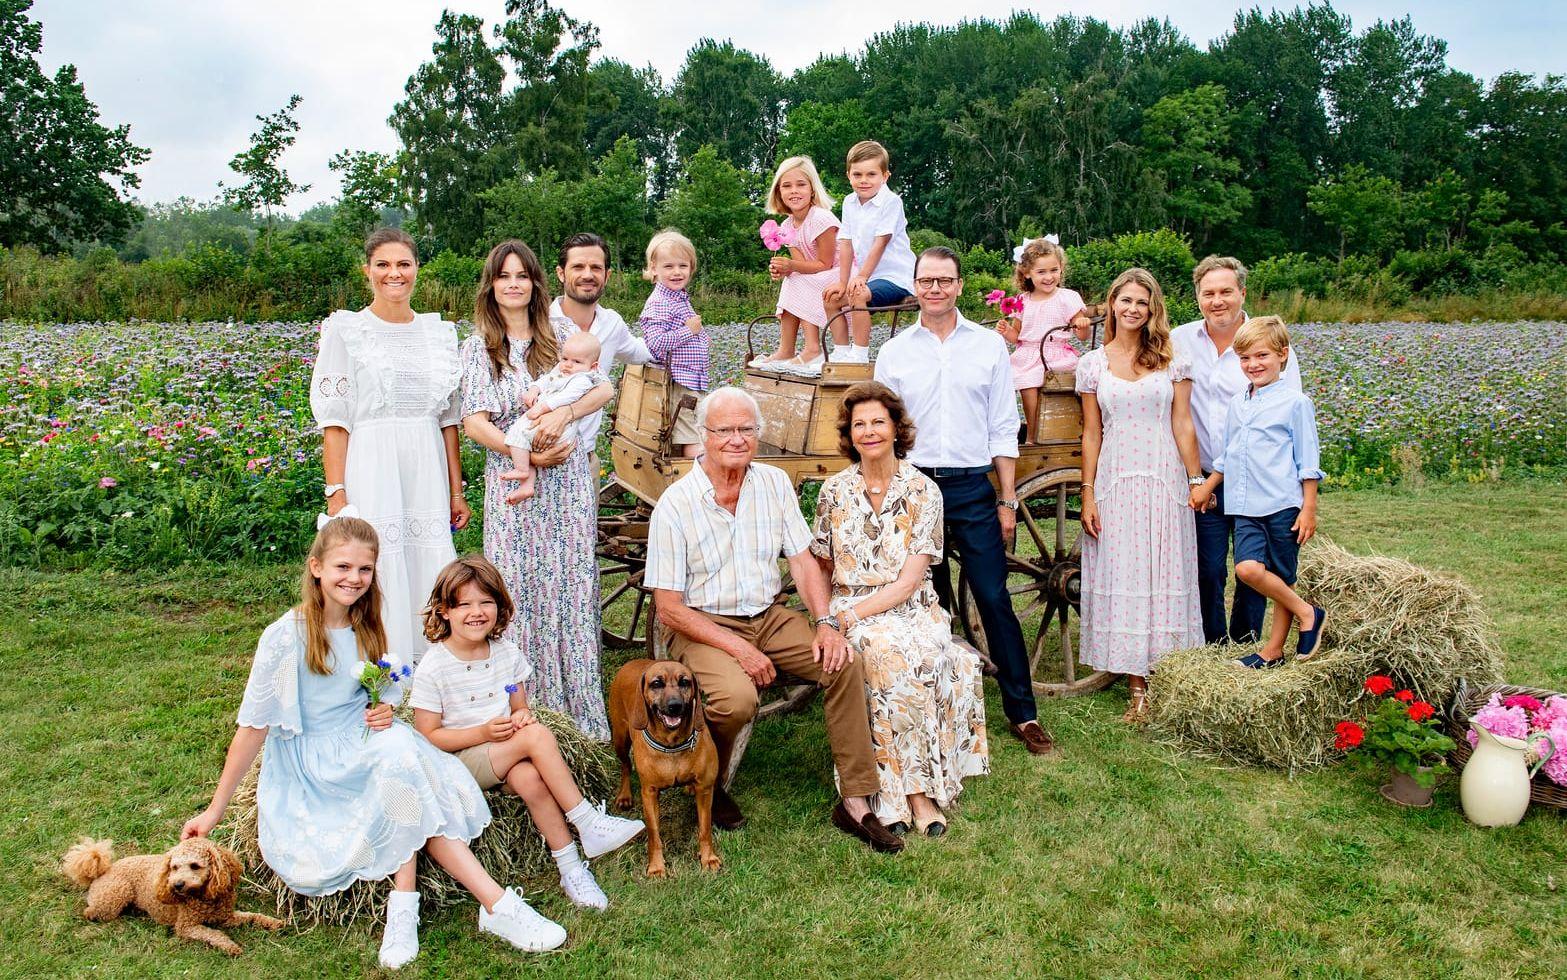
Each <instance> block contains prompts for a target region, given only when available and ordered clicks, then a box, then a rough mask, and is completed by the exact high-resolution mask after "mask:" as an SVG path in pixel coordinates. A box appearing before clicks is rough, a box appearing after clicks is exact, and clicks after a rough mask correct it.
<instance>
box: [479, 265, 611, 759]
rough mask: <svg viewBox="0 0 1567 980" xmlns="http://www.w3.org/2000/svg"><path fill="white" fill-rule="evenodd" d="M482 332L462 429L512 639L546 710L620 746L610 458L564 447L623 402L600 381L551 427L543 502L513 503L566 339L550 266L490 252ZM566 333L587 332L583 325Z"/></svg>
mask: <svg viewBox="0 0 1567 980" xmlns="http://www.w3.org/2000/svg"><path fill="white" fill-rule="evenodd" d="M473 322H474V332H473V335H472V336H471V337H469V338H468V339H467V340H466V341H464V342H463V345H462V356H461V360H462V424H463V431H465V432H466V433H467V434H468V438H470V439H472V440H473V441H474V442H477V443H478V444H479V445H481V446H483V447H484V448H485V449H486V450H488V452H487V453H486V454H485V457H486V458H485V466H484V557H486V558H488V559H489V560H490V562H491V564H493V565H494V566H495V567H496V568H498V569H500V572H501V575H502V577H503V578H505V580H506V589H507V591H508V592H510V593H511V597H512V600H513V601H514V602H515V603H516V604H517V616H516V618H515V619H513V620H512V622H511V625H510V626H508V627H507V628H506V638H507V639H508V640H510V641H511V642H513V643H515V644H517V646H518V647H519V648H520V649H522V650H524V651H526V652H527V654H528V657H529V659H530V660H532V662H533V666H534V674H533V679H532V681H531V682H530V683H529V687H528V696H529V700H530V702H531V703H533V704H534V705H535V706H542V707H545V708H549V709H550V710H552V711H559V712H562V713H564V714H566V715H569V716H571V719H572V720H573V721H574V722H576V724H577V727H578V728H580V729H581V730H582V731H583V733H584V734H586V735H588V736H590V737H592V738H597V739H602V740H605V741H608V739H609V718H608V715H606V714H605V711H604V681H603V678H602V676H601V675H600V672H599V604H598V594H599V577H598V559H597V558H596V557H595V555H594V546H595V544H596V543H597V540H598V531H597V501H598V494H597V490H598V458H597V456H596V455H595V454H594V450H595V448H596V447H594V446H593V445H592V444H586V445H567V444H563V443H561V442H560V441H559V440H560V438H561V433H562V432H563V431H564V430H565V428H566V426H567V425H569V424H570V423H571V422H572V421H574V420H575V419H578V418H581V417H582V416H584V415H586V414H588V413H590V412H595V411H597V410H598V409H600V408H602V407H603V406H604V404H605V403H606V402H608V401H609V399H610V396H611V395H613V394H614V389H613V388H612V387H611V386H610V384H609V383H608V382H605V383H603V384H599V385H597V386H595V387H594V388H593V389H592V390H590V391H589V392H588V393H587V394H585V395H583V396H582V397H581V398H580V399H578V400H577V401H576V402H575V403H573V404H571V405H567V406H565V407H564V408H558V409H556V410H555V411H553V412H551V413H550V414H548V415H546V416H544V418H542V419H540V420H539V424H538V428H537V429H536V430H535V433H534V437H533V446H534V449H535V450H536V451H535V452H534V453H533V455H532V462H533V465H534V466H535V467H538V468H539V469H538V470H537V474H538V475H537V476H536V477H535V484H534V487H535V492H534V495H533V496H532V497H530V498H528V499H527V500H526V501H524V502H523V503H521V504H516V505H513V504H508V503H506V494H507V492H508V490H509V488H510V486H511V484H510V483H509V482H508V481H510V480H512V479H514V478H515V477H517V476H519V475H520V474H516V473H513V472H512V461H511V456H510V455H509V453H510V448H509V447H508V446H507V445H506V427H507V426H509V425H510V424H511V423H512V421H513V420H514V419H516V418H517V417H518V416H519V415H521V414H522V413H523V412H524V411H526V407H525V406H524V405H523V403H522V396H523V395H524V394H525V393H526V392H527V390H528V386H529V385H531V384H532V383H533V379H534V378H537V377H540V376H542V375H543V374H545V373H546V372H548V371H549V370H550V369H551V368H553V367H554V366H555V362H556V359H557V358H558V356H559V355H558V353H557V352H558V351H559V349H560V344H561V342H562V340H561V336H562V335H563V334H561V333H558V332H557V329H558V328H556V327H555V326H553V325H552V324H551V323H550V295H549V288H548V284H547V283H546V282H545V279H544V270H543V267H542V266H541V265H540V264H539V260H538V258H537V257H536V256H535V255H534V254H533V250H532V249H530V248H529V247H528V246H527V245H525V244H523V243H522V242H520V241H516V240H511V241H504V242H501V243H500V244H499V245H497V246H495V247H494V248H493V249H491V250H490V254H489V257H488V258H487V259H485V262H484V272H483V274H482V276H481V277H480V280H479V291H478V296H477V298H476V300H475V302H474V316H473ZM566 329H569V330H572V331H575V329H576V328H575V327H569V326H568V327H567V328H566Z"/></svg>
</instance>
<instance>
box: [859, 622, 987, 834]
mask: <svg viewBox="0 0 1567 980" xmlns="http://www.w3.org/2000/svg"><path fill="white" fill-rule="evenodd" d="M923 594H924V593H923V592H922V593H920V594H918V595H916V596H915V597H914V598H913V599H910V600H909V601H907V602H904V603H902V604H901V605H898V606H895V607H893V608H892V609H889V610H887V611H886V612H884V613H878V614H877V615H875V616H871V617H870V618H868V619H864V620H861V621H860V622H857V623H855V624H854V625H853V626H852V627H850V628H849V644H850V645H851V646H853V647H854V649H855V651H856V652H857V653H858V654H859V656H860V657H861V658H863V661H864V666H865V695H866V698H867V700H868V701H869V703H870V715H871V741H872V742H873V743H874V747H875V750H876V774H877V776H878V778H879V779H880V780H881V792H879V793H877V794H876V796H875V797H874V798H873V799H872V800H871V806H872V807H873V808H874V810H875V812H876V818H877V819H878V820H880V821H881V822H882V823H884V824H890V823H895V822H898V821H903V822H905V823H912V822H913V817H912V814H910V812H909V803H908V799H907V797H908V795H909V794H910V793H924V794H925V795H926V796H928V797H930V798H931V800H933V801H934V802H935V803H936V805H937V806H941V807H946V806H949V805H950V804H951V803H952V801H953V800H955V799H956V798H957V796H958V794H959V793H961V792H962V791H963V780H964V778H966V777H968V776H978V775H984V774H985V773H988V772H989V771H990V745H989V743H988V742H987V741H986V735H985V697H984V687H983V677H982V675H981V673H980V667H979V658H978V657H977V656H975V655H974V654H973V653H970V652H969V651H967V650H965V649H963V648H962V647H960V646H958V645H957V644H955V643H953V642H952V624H951V621H950V620H949V619H948V618H947V614H946V612H945V611H944V610H943V609H942V608H941V607H940V606H939V605H936V604H935V603H934V602H931V603H930V604H928V605H927V604H924V603H922V602H920V601H919V599H920V596H921V595H923ZM854 601H856V597H853V596H848V595H838V596H834V597H833V603H832V608H833V611H834V612H842V611H843V610H844V609H845V608H847V607H848V606H850V605H852V604H853V603H854Z"/></svg>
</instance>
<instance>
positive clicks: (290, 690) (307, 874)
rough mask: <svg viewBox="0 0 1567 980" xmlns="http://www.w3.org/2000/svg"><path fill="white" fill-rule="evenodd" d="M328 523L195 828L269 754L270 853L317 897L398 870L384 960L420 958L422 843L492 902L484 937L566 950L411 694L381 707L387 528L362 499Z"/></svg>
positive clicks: (262, 655)
mask: <svg viewBox="0 0 1567 980" xmlns="http://www.w3.org/2000/svg"><path fill="white" fill-rule="evenodd" d="M320 527H321V529H320V531H319V532H318V533H317V534H316V540H315V542H314V543H313V544H312V545H311V547H310V555H309V558H308V559H307V564H306V569H305V574H304V576H303V585H302V588H301V592H302V597H301V601H300V604H299V605H298V606H296V607H295V608H293V609H291V610H289V611H288V612H287V613H284V614H283V616H282V617H280V618H279V619H278V620H277V621H276V622H274V623H273V624H272V625H271V626H268V627H267V628H266V631H265V632H263V633H262V634H261V642H260V643H259V644H258V645H257V647H256V658H255V661H254V662H253V663H252V665H251V669H250V680H249V683H247V684H246V686H245V696H244V699H243V700H242V701H241V702H240V707H239V717H238V729H237V730H236V732H235V733H234V739H233V741H232V742H230V743H229V749H228V757H227V759H226V760H225V762H224V764H223V775H222V776H221V777H219V779H218V787H217V790H216V791H215V792H214V793H213V796H212V803H211V804H210V805H209V806H208V807H207V809H206V810H204V811H202V812H201V813H200V814H198V815H197V816H195V817H192V818H191V819H190V820H189V821H188V822H186V824H185V827H184V830H183V831H182V833H181V837H182V838H190V837H205V836H206V835H207V834H209V833H210V832H211V831H212V829H213V828H214V827H216V826H217V825H218V822H219V821H220V820H221V819H222V818H223V812H224V810H225V809H226V808H227V807H228V803H229V800H230V799H231V798H232V797H233V795H234V790H235V788H236V787H237V786H238V785H239V782H240V779H241V778H243V777H244V775H245V773H246V772H248V771H249V770H250V766H251V763H252V762H254V761H255V758H256V754H257V753H258V752H260V751H261V750H262V748H263V747H264V748H265V749H266V753H265V755H264V756H263V757H262V763H261V778H260V781H259V783H258V784H257V789H256V801H257V808H258V831H259V834H258V836H259V842H260V845H261V855H262V857H263V858H264V859H265V860H266V862H267V866H268V867H270V868H271V869H272V870H273V871H275V872H277V874H278V876H279V877H280V878H282V879H283V880H284V881H285V882H286V883H287V884H288V886H289V887H290V888H292V889H294V890H295V891H297V892H299V893H300V894H302V895H311V896H317V895H330V894H332V893H334V892H338V891H342V890H343V889H344V888H347V887H348V886H350V885H352V884H353V883H354V882H356V881H361V880H368V881H377V880H380V879H383V878H387V877H391V878H392V888H393V891H392V894H391V897H390V899H389V901H388V903H387V917H386V932H385V935H384V936H383V938H382V942H381V951H380V963H381V965H382V966H384V967H387V968H392V969H395V968H397V967H399V966H402V965H404V964H405V963H407V962H409V961H410V960H412V959H413V958H414V957H415V956H416V955H417V954H418V951H419V931H418V930H419V893H418V892H417V891H415V890H414V888H415V882H416V870H417V868H416V857H417V855H418V853H419V851H420V850H424V851H426V852H427V853H428V854H429V856H430V857H431V858H432V859H433V860H434V861H435V862H436V863H437V864H439V865H440V866H441V867H442V868H444V869H446V871H447V872H448V873H449V874H450V875H451V876H452V877H453V878H455V879H457V881H458V882H460V883H461V884H462V885H463V886H464V887H466V888H467V889H468V890H469V891H471V892H473V895H474V897H475V898H476V899H478V900H479V903H480V906H481V907H480V911H479V929H480V931H481V932H489V933H493V934H495V935H497V936H500V937H501V938H502V939H504V940H506V941H507V942H509V943H511V944H512V945H514V946H517V947H518V948H520V949H526V950H531V951H542V950H545V949H554V948H555V947H557V946H559V945H560V944H561V943H563V942H565V940H566V932H565V930H564V929H562V928H561V927H560V926H559V925H556V924H555V923H553V922H550V921H549V920H548V919H545V918H544V917H543V916H541V915H539V914H538V913H537V912H535V911H534V910H533V909H531V908H529V907H528V905H527V904H526V903H525V902H523V900H522V898H521V896H520V895H519V894H517V893H516V892H515V891H513V890H512V889H509V888H508V889H504V890H503V889H502V888H501V887H500V886H499V885H498V884H496V883H495V880H494V879H493V878H491V877H490V875H489V873H488V872H486V871H485V870H484V868H483V867H482V866H481V865H480V864H479V862H478V860H477V859H475V858H474V856H473V852H472V851H471V850H469V848H468V842H469V841H471V840H473V839H474V838H476V837H478V836H479V834H480V833H481V832H483V830H484V828H485V827H486V826H487V825H488V824H489V822H490V809H489V807H488V805H486V804H485V802H484V794H483V793H482V792H481V791H480V789H479V787H478V785H477V784H476V783H475V782H474V781H473V777H472V776H471V775H469V774H468V770H467V769H466V768H464V767H463V764H462V763H461V762H459V761H458V760H457V759H456V758H455V757H454V756H451V755H448V754H446V753H445V752H442V751H441V750H439V749H437V748H436V747H435V746H433V745H431V744H430V743H429V742H428V741H426V740H425V738H424V737H423V736H422V735H419V734H418V733H417V732H415V731H414V730H413V729H412V728H410V727H408V726H407V725H405V724H403V723H401V722H395V721H394V720H393V718H392V707H393V705H394V704H395V703H396V702H398V701H400V700H401V697H402V695H401V692H400V691H398V690H397V687H396V685H395V684H392V683H389V684H387V686H386V687H384V688H383V689H382V692H381V695H382V701H381V703H379V704H377V705H376V706H374V707H370V706H369V704H368V701H369V698H368V695H367V693H366V691H365V688H364V687H363V686H362V685H361V684H360V681H359V678H360V672H361V670H362V669H363V667H364V665H365V664H366V663H373V662H377V661H380V662H382V663H388V662H389V661H388V660H387V656H388V655H387V651H386V632H385V630H384V629H383V628H382V625H381V596H380V590H379V589H378V588H377V586H376V582H375V563H376V558H377V552H378V550H379V548H378V542H377V539H376V534H375V528H373V527H372V526H371V525H370V524H368V523H367V522H365V521H363V520H361V519H359V517H358V516H357V514H355V513H354V512H353V508H352V507H351V506H350V507H345V508H343V509H342V510H341V511H339V513H338V515H337V516H336V517H334V518H333V519H331V520H326V521H325V522H324V523H323V524H321V526H320ZM394 666H395V665H394ZM398 673H399V674H400V673H401V672H400V671H399V672H398ZM389 702H390V703H389Z"/></svg>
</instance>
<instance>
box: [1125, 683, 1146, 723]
mask: <svg viewBox="0 0 1567 980" xmlns="http://www.w3.org/2000/svg"><path fill="white" fill-rule="evenodd" d="M1121 720H1122V721H1124V722H1126V723H1127V724H1128V725H1141V724H1144V723H1145V722H1147V721H1148V689H1147V688H1146V687H1145V688H1142V689H1141V690H1136V691H1133V692H1132V703H1131V704H1130V705H1128V706H1127V708H1126V714H1124V715H1122V716H1121Z"/></svg>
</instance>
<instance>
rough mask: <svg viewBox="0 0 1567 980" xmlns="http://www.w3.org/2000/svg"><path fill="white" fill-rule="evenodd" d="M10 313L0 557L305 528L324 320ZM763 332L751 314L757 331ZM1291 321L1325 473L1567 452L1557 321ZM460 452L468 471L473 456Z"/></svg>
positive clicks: (262, 545) (723, 344) (1431, 473)
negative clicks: (35, 317) (47, 319)
mask: <svg viewBox="0 0 1567 980" xmlns="http://www.w3.org/2000/svg"><path fill="white" fill-rule="evenodd" d="M460 329H461V330H462V331H463V332H464V333H465V332H466V329H467V328H466V326H464V327H462V328H460ZM4 330H5V340H4V342H3V348H0V351H3V352H0V394H3V398H0V461H3V463H0V560H3V561H4V562H6V563H8V564H29V565H31V564H62V563H65V564H108V565H115V566H122V567H139V566H144V565H148V564H167V563H173V562H178V561H181V560H185V559H190V558H208V559H220V560H221V559H242V558H247V557H267V556H276V557H286V556H289V555H293V554H297V553H299V552H301V551H302V550H303V548H304V547H305V546H306V545H307V544H308V541H309V535H310V533H311V530H312V527H313V525H312V524H311V522H310V521H309V519H308V517H309V515H311V514H313V513H314V512H315V511H316V510H318V509H319V507H320V486H321V473H320V465H319V445H320V443H319V439H320V437H319V434H318V433H317V432H316V431H315V430H314V424H313V420H312V418H311V415H310V404H309V398H308V393H307V389H308V380H309V376H310V370H311V363H312V360H313V358H314V356H315V351H316V337H317V330H318V326H317V325H316V324H310V323H254V324H247V323H232V322H231V323H150V322H136V321H133V322H129V323H77V324H43V325H25V324H19V323H7V324H5V326H4ZM770 330H771V328H768V327H765V326H762V327H758V328H757V336H756V338H755V343H756V345H757V346H758V347H761V346H764V345H767V344H770V343H771V340H772V336H771V333H770ZM878 333H879V334H880V336H879V337H878V339H882V337H884V336H885V328H879V330H878ZM1297 333H1298V335H1299V336H1298V344H1297V356H1299V357H1300V358H1301V364H1302V367H1303V369H1304V377H1305V381H1306V386H1307V390H1308V393H1309V394H1310V395H1311V396H1312V399H1313V400H1314V401H1315V403H1316V406H1317V413H1318V419H1319V423H1320V427H1321V435H1322V445H1323V456H1324V465H1325V467H1326V469H1327V470H1328V472H1329V474H1330V475H1329V479H1328V481H1327V483H1328V487H1329V489H1331V488H1332V487H1334V486H1368V485H1378V484H1383V483H1391V482H1396V481H1404V482H1410V481H1415V482H1418V481H1421V480H1424V479H1427V478H1444V477H1445V478H1458V479H1467V480H1496V479H1505V478H1506V477H1507V476H1508V474H1517V473H1521V472H1524V471H1530V470H1537V469H1552V468H1556V467H1561V466H1564V465H1567V397H1564V395H1567V332H1564V330H1563V326H1562V324H1560V323H1545V322H1515V323H1456V324H1429V323H1373V324H1305V325H1302V326H1301V327H1299V328H1297ZM713 351H714V354H713V357H714V362H715V363H714V368H715V371H714V375H715V377H717V378H721V379H729V380H733V379H735V378H737V377H738V376H739V373H740V366H741V364H742V363H743V361H744V358H745V354H746V328H745V326H744V325H743V324H737V325H729V326H723V327H718V328H716V329H715V330H714V344H713ZM466 452H467V456H466V459H467V462H466V464H465V468H467V469H469V471H470V472H469V477H470V479H473V478H476V477H477V474H478V473H479V471H480V465H481V461H480V459H479V456H478V454H477V451H476V450H474V449H473V447H472V446H471V445H470V446H469V447H468V449H467V451H466ZM474 496H475V497H476V496H477V495H474Z"/></svg>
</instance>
